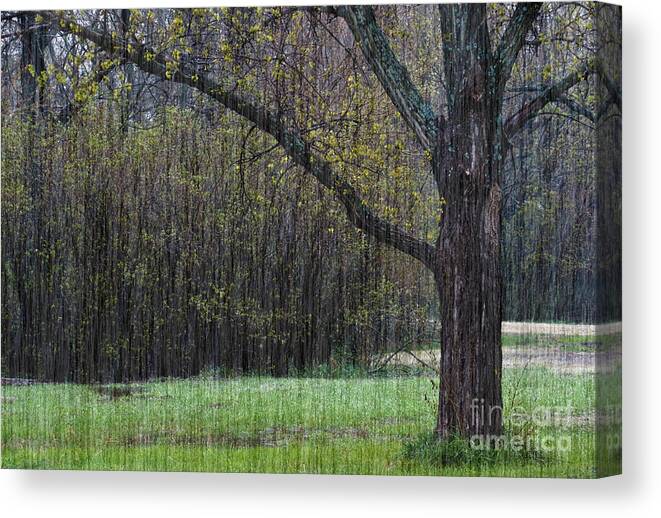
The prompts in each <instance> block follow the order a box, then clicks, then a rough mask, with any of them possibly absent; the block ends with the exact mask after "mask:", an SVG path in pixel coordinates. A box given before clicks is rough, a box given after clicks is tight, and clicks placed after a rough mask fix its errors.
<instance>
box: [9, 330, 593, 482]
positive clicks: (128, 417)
mask: <svg viewBox="0 0 661 518" xmlns="http://www.w3.org/2000/svg"><path fill="white" fill-rule="evenodd" d="M507 340H510V341H511V340H512V339H506V340H504V342H505V343H506V344H507ZM577 342H579V341H578V340H575V339H573V338H572V337H568V340H567V342H566V344H567V346H568V347H569V348H570V349H574V348H575V347H576V346H577ZM579 346H580V344H579ZM540 347H541V345H540ZM506 350H507V347H506ZM421 354H422V352H421ZM506 365H507V363H506ZM503 378H504V380H503V390H504V393H503V395H504V397H503V399H504V412H505V422H506V424H507V433H508V435H510V436H512V437H514V436H516V437H519V438H521V437H522V438H523V439H524V441H523V442H524V443H525V445H524V447H523V448H519V449H518V450H517V451H514V450H511V449H505V450H503V451H501V452H499V453H498V454H496V455H493V454H490V452H484V451H482V452H480V451H477V450H476V449H475V448H470V447H469V448H468V449H470V450H472V451H468V452H467V451H466V449H467V447H466V445H465V444H464V445H459V446H457V445H454V446H453V445H450V446H451V447H450V448H449V450H450V451H449V454H448V451H447V448H446V451H443V452H438V451H437V450H436V449H435V448H436V446H435V445H434V442H433V441H429V440H428V438H429V434H430V432H431V431H432V430H433V427H434V422H435V412H436V400H437V388H436V379H435V375H434V374H433V373H432V372H429V371H425V370H419V369H411V368H409V369H400V368H396V366H394V365H393V366H392V368H388V369H384V370H383V371H381V372H379V373H378V375H368V374H366V373H365V372H363V371H361V370H359V369H353V370H349V369H344V370H342V371H338V372H330V371H325V370H323V369H320V370H319V372H312V373H308V374H307V375H306V376H301V377H296V378H271V377H257V376H242V377H227V378H223V377H219V376H217V375H214V374H212V373H209V374H208V375H205V376H200V377H198V378H194V379H186V380H164V381H151V382H146V383H144V384H139V385H137V384H136V385H131V386H128V387H127V386H114V387H109V386H103V387H99V386H83V385H71V384H37V385H32V386H25V387H22V386H5V387H3V390H2V467H3V468H22V469H87V470H150V471H211V472H261V473H327V474H371V475H449V476H469V475H470V476H475V475H482V476H525V477H581V478H586V477H593V476H594V457H595V448H594V443H595V434H594V414H593V409H594V403H595V387H594V375H593V373H591V372H580V371H579V372H577V371H575V370H562V369H561V370H558V369H553V368H550V367H542V366H539V365H538V364H525V365H523V366H520V367H506V368H505V369H504V373H503ZM540 408H542V409H546V410H547V415H545V416H540V415H535V413H536V412H538V409H540ZM549 409H550V410H549ZM556 410H557V414H556ZM545 441H546V442H545ZM558 441H561V442H558ZM544 445H551V446H550V447H549V448H546V447H545V446H544ZM554 445H555V446H557V445H561V446H562V447H561V448H557V447H555V446H554ZM453 448H454V450H453ZM455 450H456V451H455Z"/></svg>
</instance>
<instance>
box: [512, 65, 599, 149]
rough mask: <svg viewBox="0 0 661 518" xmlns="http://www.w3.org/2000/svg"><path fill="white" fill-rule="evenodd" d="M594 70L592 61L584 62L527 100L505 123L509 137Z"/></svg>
mask: <svg viewBox="0 0 661 518" xmlns="http://www.w3.org/2000/svg"><path fill="white" fill-rule="evenodd" d="M593 72H594V65H593V64H592V63H583V64H582V65H580V66H579V67H578V68H577V69H576V70H575V71H573V72H571V73H570V74H568V75H567V76H565V77H564V78H562V79H560V80H559V81H557V82H556V83H553V84H552V85H551V86H549V87H548V88H546V89H545V90H543V91H542V92H541V93H540V94H539V95H538V96H537V97H535V98H534V99H532V100H531V101H529V102H527V103H526V104H525V105H524V106H523V107H522V108H521V109H520V110H519V111H517V112H516V113H515V114H514V115H512V116H511V117H510V118H509V119H508V120H507V122H506V123H505V135H506V136H507V137H508V138H511V137H513V136H514V135H515V134H516V133H517V132H518V131H520V130H521V128H523V127H524V126H525V124H526V122H528V121H529V120H530V119H532V118H533V117H534V116H535V115H537V113H538V112H539V111H540V110H542V108H544V106H546V105H547V104H548V103H551V102H555V101H557V100H558V99H560V98H562V97H563V96H564V94H565V92H567V90H569V89H570V88H572V87H573V86H575V85H577V84H578V83H580V82H581V81H583V80H585V79H587V78H588V76H590V74H592V73H593Z"/></svg>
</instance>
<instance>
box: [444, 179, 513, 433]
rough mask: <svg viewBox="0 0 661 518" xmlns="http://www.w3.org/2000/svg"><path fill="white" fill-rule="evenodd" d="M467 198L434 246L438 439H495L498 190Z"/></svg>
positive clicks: (498, 429) (498, 423)
mask: <svg viewBox="0 0 661 518" xmlns="http://www.w3.org/2000/svg"><path fill="white" fill-rule="evenodd" d="M473 194H474V196H471V197H470V198H464V199H460V200H457V203H455V204H454V206H453V207H451V212H452V217H451V218H448V220H447V221H444V222H443V223H442V224H441V235H440V238H439V242H438V256H437V257H438V260H439V267H438V268H437V269H436V272H435V278H436V285H437V288H438V293H439V297H440V301H441V365H440V372H441V374H440V383H439V406H438V420H437V427H436V431H437V434H438V436H439V438H441V439H446V438H448V437H449V436H452V435H458V436H461V437H466V438H471V437H474V436H480V437H481V438H484V439H487V438H488V436H494V435H500V434H501V433H502V395H501V372H502V353H501V341H500V326H501V316H502V301H501V293H502V280H501V272H500V244H499V237H500V199H501V194H500V187H499V186H498V184H497V183H494V184H493V185H492V186H490V187H489V188H488V189H487V192H486V193H483V192H475V193H473ZM450 203H451V202H450Z"/></svg>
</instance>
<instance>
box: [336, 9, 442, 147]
mask: <svg viewBox="0 0 661 518" xmlns="http://www.w3.org/2000/svg"><path fill="white" fill-rule="evenodd" d="M335 11H336V12H337V14H338V15H339V16H341V17H342V18H344V20H345V21H346V22H347V25H348V26H349V29H351V32H352V33H353V36H354V39H355V40H356V42H357V43H358V44H359V45H360V48H361V50H362V52H363V55H364V56H365V59H366V60H367V62H368V63H369V65H370V67H371V68H372V71H373V72H374V74H375V75H376V77H377V78H378V79H379V82H380V83H381V85H382V86H383V88H384V90H385V91H386V93H387V94H388V97H390V100H391V101H392V102H393V104H394V105H395V107H396V108H397V110H398V111H399V113H400V114H401V116H402V117H403V118H404V120H405V121H406V123H407V124H408V125H409V126H410V127H411V129H412V130H413V131H414V132H415V134H416V136H417V137H418V141H419V142H420V144H422V146H423V147H424V148H426V149H429V150H430V151H433V148H434V146H435V145H436V141H437V133H438V127H437V117H436V114H435V113H434V110H433V109H432V108H431V106H429V104H427V103H426V102H425V101H424V99H423V98H422V96H421V95H420V92H419V91H418V89H417V88H416V87H415V85H414V84H413V81H412V80H411V76H410V74H409V71H408V69H407V68H406V67H405V66H404V65H403V64H402V63H401V62H400V61H399V60H398V59H397V56H395V53H394V52H393V50H392V48H391V47H390V43H389V42H388V38H387V36H386V35H385V34H384V33H383V31H382V30H381V28H380V27H379V24H378V23H377V21H376V17H375V16H374V10H373V9H372V8H371V7H370V6H361V5H356V6H339V7H337V8H336V10H335Z"/></svg>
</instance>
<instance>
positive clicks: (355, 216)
mask: <svg viewBox="0 0 661 518" xmlns="http://www.w3.org/2000/svg"><path fill="white" fill-rule="evenodd" d="M41 14H42V16H44V17H45V18H48V19H50V20H51V21H52V22H53V25H54V26H55V27H58V28H59V29H60V30H63V31H65V32H69V33H71V34H75V35H77V36H78V37H81V38H84V39H86V40H88V41H91V42H92V43H94V44H95V45H97V46H98V47H100V48H101V49H103V50H105V51H106V52H108V53H109V54H111V55H121V56H122V57H123V58H124V59H125V60H127V61H130V62H132V63H134V64H135V65H136V66H138V67H139V68H140V69H142V70H143V71H145V72H147V73H149V74H152V75H155V76H158V77H160V78H162V79H164V80H166V81H167V80H169V81H173V82H176V83H180V84H184V85H187V86H189V87H191V88H195V89H197V90H199V91H200V92H202V93H204V94H206V95H208V96H209V97H211V98H213V99H215V100H216V101H218V102H219V103H221V104H222V105H223V106H225V107H226V108H228V109H230V110H232V111H233V112H235V113H237V114H239V115H241V116H242V117H244V118H246V119H247V120H249V121H251V122H252V123H253V124H254V125H255V126H257V127H258V128H259V129H261V130H262V131H264V132H265V133H268V134H269V135H271V136H272V137H273V138H274V139H275V140H276V141H277V142H278V143H279V144H280V145H281V146H282V148H283V149H284V150H285V152H286V153H287V154H288V155H289V156H290V157H291V159H292V160H293V161H294V162H295V163H296V164H297V165H299V166H301V167H302V168H303V169H304V170H305V171H306V172H308V173H309V174H311V175H312V176H314V177H315V178H316V179H317V180H318V181H319V182H320V183H321V184H322V185H324V186H325V187H327V188H329V189H330V190H332V191H333V192H334V194H335V196H336V197H337V198H338V199H339V200H340V201H341V202H342V204H343V205H344V207H345V209H346V213H347V216H348V218H349V221H351V223H353V224H354V225H355V226H356V227H358V228H359V229H361V230H363V231H364V232H366V233H367V234H369V235H371V236H373V237H374V238H375V239H377V240H378V241H380V242H382V243H384V244H386V245H389V246H392V247H393V248H396V249H397V250H400V251H402V252H404V253H406V254H407V255H410V256H411V257H414V258H415V259H418V260H419V261H421V262H422V263H424V264H425V265H427V266H428V267H430V268H433V266H434V261H435V256H434V249H433V247H432V245H430V244H429V243H427V242H426V241H423V240H421V239H418V238H416V237H415V236H412V235H410V234H408V233H407V232H405V231H404V230H403V229H402V228H400V227H399V226H397V225H395V224H393V223H391V222H389V221H387V220H385V219H383V218H381V217H380V216H378V215H377V214H375V213H374V211H373V210H372V209H371V208H370V207H368V206H367V204H366V203H365V202H364V201H363V200H362V199H361V198H360V196H359V195H358V193H357V192H356V190H355V189H354V188H353V186H351V185H350V184H349V183H348V182H347V181H346V180H344V179H343V178H342V177H340V176H339V175H338V174H337V173H335V171H334V170H333V167H332V165H331V164H330V163H329V162H327V161H325V160H323V159H322V158H320V157H317V156H314V155H313V154H312V152H311V150H310V146H309V144H308V143H307V142H305V141H304V140H303V138H302V137H301V136H300V134H299V133H298V132H297V131H295V130H293V129H288V128H286V127H285V126H284V124H283V122H282V121H281V120H280V118H279V117H277V116H276V115H275V114H274V113H272V112H271V111H269V110H268V109H267V108H266V107H265V106H262V105H260V104H257V103H255V102H254V101H251V100H249V99H247V98H244V97H242V96H241V95H239V94H237V93H236V92H228V91H226V90H225V89H224V88H223V87H222V86H221V85H220V84H219V83H217V82H216V81H215V80H213V79H212V78H210V77H207V76H205V75H202V74H196V73H194V72H192V71H187V70H186V68H185V67H184V66H179V67H177V68H173V67H170V68H168V66H167V64H166V61H164V60H163V59H162V58H161V57H159V56H157V55H155V53H154V52H149V51H148V49H147V48H146V47H144V46H128V45H127V44H126V42H124V41H121V40H119V39H117V38H112V37H111V36H109V35H107V34H102V33H100V32H97V31H95V30H92V29H89V28H87V27H85V26H82V25H80V24H78V23H77V22H76V21H74V20H72V19H69V18H66V17H64V16H63V15H62V14H61V13H53V12H50V11H42V12H41Z"/></svg>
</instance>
